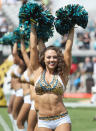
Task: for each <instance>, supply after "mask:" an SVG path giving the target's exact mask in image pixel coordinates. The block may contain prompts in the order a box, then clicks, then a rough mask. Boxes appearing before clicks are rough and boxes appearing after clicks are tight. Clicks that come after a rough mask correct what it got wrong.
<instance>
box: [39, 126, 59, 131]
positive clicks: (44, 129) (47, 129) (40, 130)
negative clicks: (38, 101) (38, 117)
mask: <svg viewBox="0 0 96 131" xmlns="http://www.w3.org/2000/svg"><path fill="white" fill-rule="evenodd" d="M38 131H52V129H49V128H45V127H39V128H38ZM59 131H61V130H59Z"/></svg>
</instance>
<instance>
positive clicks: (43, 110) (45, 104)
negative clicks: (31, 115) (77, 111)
mask: <svg viewBox="0 0 96 131" xmlns="http://www.w3.org/2000/svg"><path fill="white" fill-rule="evenodd" d="M65 112H67V110H66V108H65V106H64V104H63V101H62V96H58V95H56V94H49V93H46V94H43V95H41V96H40V97H39V116H40V117H48V116H56V115H59V114H62V113H65Z"/></svg>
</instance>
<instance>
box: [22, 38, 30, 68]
mask: <svg viewBox="0 0 96 131" xmlns="http://www.w3.org/2000/svg"><path fill="white" fill-rule="evenodd" d="M21 52H22V56H23V59H24V61H25V64H26V66H27V67H28V66H29V62H30V58H29V56H28V54H27V52H26V50H25V45H24V40H21Z"/></svg>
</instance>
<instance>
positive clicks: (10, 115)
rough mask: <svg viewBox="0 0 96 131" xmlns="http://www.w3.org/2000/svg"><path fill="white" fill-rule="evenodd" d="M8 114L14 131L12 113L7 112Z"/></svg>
mask: <svg viewBox="0 0 96 131" xmlns="http://www.w3.org/2000/svg"><path fill="white" fill-rule="evenodd" d="M8 115H9V117H10V120H11V123H12V127H13V131H16V127H15V124H14V122H13V121H14V119H13V116H12V114H8Z"/></svg>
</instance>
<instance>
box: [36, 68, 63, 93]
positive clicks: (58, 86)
mask: <svg viewBox="0 0 96 131" xmlns="http://www.w3.org/2000/svg"><path fill="white" fill-rule="evenodd" d="M64 89H65V87H64V84H63V82H62V80H61V78H60V76H59V75H54V77H53V80H52V82H51V83H50V84H48V83H47V82H46V80H45V71H44V72H43V73H42V74H41V76H40V77H39V79H38V80H37V82H36V83H35V90H36V93H37V94H38V95H42V94H44V93H48V92H50V93H54V94H56V95H63V93H64Z"/></svg>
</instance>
